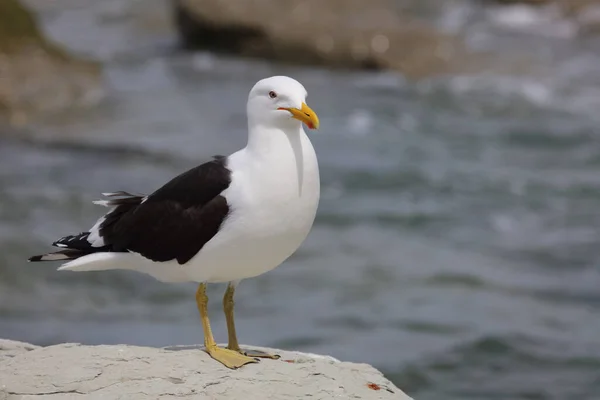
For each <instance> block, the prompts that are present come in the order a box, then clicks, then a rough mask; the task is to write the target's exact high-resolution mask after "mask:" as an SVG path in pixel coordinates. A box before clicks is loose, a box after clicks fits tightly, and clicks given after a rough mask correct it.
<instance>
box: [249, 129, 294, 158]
mask: <svg viewBox="0 0 600 400" xmlns="http://www.w3.org/2000/svg"><path fill="white" fill-rule="evenodd" d="M291 122H292V123H290V124H289V125H286V126H265V125H257V124H249V126H248V143H247V145H246V149H247V150H248V151H249V152H251V153H252V154H255V155H257V156H273V155H276V153H277V152H281V151H283V150H284V149H285V148H292V149H294V148H295V147H297V146H298V145H299V144H300V138H301V136H302V135H305V133H304V129H303V128H302V124H301V123H300V122H299V121H291ZM296 122H297V123H296Z"/></svg>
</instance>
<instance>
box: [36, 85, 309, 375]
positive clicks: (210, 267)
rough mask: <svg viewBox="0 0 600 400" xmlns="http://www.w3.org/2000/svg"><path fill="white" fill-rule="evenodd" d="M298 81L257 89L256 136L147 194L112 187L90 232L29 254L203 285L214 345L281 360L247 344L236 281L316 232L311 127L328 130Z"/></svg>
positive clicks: (253, 95)
mask: <svg viewBox="0 0 600 400" xmlns="http://www.w3.org/2000/svg"><path fill="white" fill-rule="evenodd" d="M306 96H307V92H306V89H305V88H304V87H303V86H302V84H300V83H299V82H298V81H296V80H294V79H292V78H289V77H285V76H275V77H271V78H267V79H263V80H261V81H259V82H257V83H256V84H255V85H254V87H253V88H252V90H251V91H250V94H249V96H248V103H247V118H248V143H247V145H246V147H244V148H243V149H241V150H239V151H237V152H235V153H233V154H231V155H230V156H227V157H222V156H217V157H215V158H214V159H212V160H211V161H209V162H206V163H204V164H202V165H200V166H197V167H195V168H192V169H190V170H189V171H187V172H184V173H182V174H181V175H179V176H177V177H175V178H174V179H172V180H171V181H169V182H168V183H166V184H165V185H164V186H162V187H161V188H160V189H158V190H156V191H155V192H154V193H152V194H150V195H148V196H136V195H132V194H129V193H127V192H114V193H103V195H104V196H105V197H106V198H107V199H106V200H100V201H96V202H95V203H96V204H99V205H102V206H106V207H111V210H110V211H109V212H108V213H107V214H106V215H104V216H103V217H101V218H100V219H99V220H98V221H97V222H96V223H95V224H94V225H93V226H92V227H91V228H90V229H89V230H88V231H86V232H82V233H79V234H77V235H72V236H66V237H63V238H62V239H59V240H57V241H56V242H54V243H53V245H54V246H57V247H60V248H61V249H60V250H59V251H56V252H53V253H48V254H44V255H39V256H34V257H31V258H30V259H29V260H30V261H54V260H64V261H66V263H64V264H63V265H62V266H61V267H60V268H59V270H60V271H98V270H110V269H126V270H134V271H139V272H143V273H146V274H149V275H151V276H153V277H154V278H156V279H158V280H160V281H163V282H190V281H191V282H197V283H199V287H198V290H197V292H196V302H197V305H198V310H199V312H200V316H201V320H202V325H203V330H204V344H205V347H206V351H207V352H208V353H209V354H210V355H211V356H212V357H213V358H214V359H216V360H218V361H219V362H221V363H222V364H224V365H225V366H227V367H229V368H239V367H241V366H242V365H245V364H248V363H252V362H257V361H258V360H257V359H256V358H254V357H268V358H277V356H275V355H269V354H266V353H262V352H250V351H243V350H242V349H240V346H239V344H238V341H237V336H236V332H235V325H234V319H233V295H234V291H235V287H236V285H237V284H238V283H239V282H240V281H241V280H242V279H246V278H251V277H255V276H257V275H260V274H263V273H265V272H267V271H270V270H272V269H274V268H275V267H277V266H278V265H280V264H281V263H282V262H283V261H284V260H286V259H287V258H288V257H289V256H290V255H292V254H293V253H294V252H295V251H296V250H297V249H298V247H299V246H300V245H301V244H302V242H303V241H304V239H305V238H306V236H307V235H308V233H309V231H310V229H311V227H312V224H313V221H314V219H315V214H316V211H317V206H318V203H319V193H320V184H319V169H318V164H317V157H316V154H315V150H314V149H313V146H312V144H311V142H310V140H309V138H308V137H307V135H306V133H305V132H304V129H303V126H302V124H303V123H304V124H306V125H307V126H308V127H309V128H310V129H316V128H318V127H319V119H318V117H317V115H316V114H315V113H314V112H313V110H311V109H310V108H309V107H308V106H307V105H306V102H305V99H306ZM213 282H228V283H229V284H228V286H227V290H226V292H225V296H224V298H223V306H224V311H225V316H226V321H227V329H228V336H229V343H228V346H227V348H221V347H218V346H217V344H216V342H215V340H214V338H213V335H212V332H211V329H210V323H209V320H208V314H207V302H208V298H207V296H206V284H207V283H213Z"/></svg>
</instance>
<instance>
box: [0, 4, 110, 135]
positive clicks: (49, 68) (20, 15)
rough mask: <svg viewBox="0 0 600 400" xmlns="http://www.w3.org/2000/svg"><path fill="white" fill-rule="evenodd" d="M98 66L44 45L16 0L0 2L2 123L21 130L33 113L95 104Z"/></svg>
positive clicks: (0, 108) (34, 23)
mask: <svg viewBox="0 0 600 400" xmlns="http://www.w3.org/2000/svg"><path fill="white" fill-rule="evenodd" d="M99 94H100V68H99V66H98V65H97V64H95V63H93V62H91V61H87V60H83V59H80V58H77V57H75V56H72V55H70V54H68V53H67V52H65V51H64V50H63V49H62V48H61V47H60V46H59V45H57V44H55V43H51V42H50V41H48V40H46V39H45V38H44V37H43V35H42V34H41V33H40V30H39V28H38V26H37V23H36V20H35V18H34V16H33V15H32V14H31V12H30V11H29V10H27V9H26V8H25V7H24V6H23V5H22V4H20V3H19V2H18V0H2V1H0V119H5V120H7V121H8V122H9V123H11V124H13V125H23V124H24V123H25V122H26V121H27V120H28V119H29V118H30V117H32V116H34V115H35V114H37V113H40V112H42V113H44V112H53V111H58V110H62V109H65V108H67V107H70V106H73V105H78V104H85V103H89V102H93V101H94V100H96V99H97V98H98V97H99Z"/></svg>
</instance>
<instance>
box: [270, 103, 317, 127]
mask: <svg viewBox="0 0 600 400" xmlns="http://www.w3.org/2000/svg"><path fill="white" fill-rule="evenodd" d="M279 109H280V110H286V111H289V112H290V113H292V118H295V119H297V120H298V121H301V122H303V123H305V124H306V126H308V128H309V129H319V117H317V114H316V113H315V112H314V111H313V110H311V108H310V107H309V106H307V105H306V103H302V108H300V109H297V108H293V107H290V108H287V107H280V108H279Z"/></svg>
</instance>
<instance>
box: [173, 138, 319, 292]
mask: <svg viewBox="0 0 600 400" xmlns="http://www.w3.org/2000/svg"><path fill="white" fill-rule="evenodd" d="M275 135H278V136H274V137H273V140H271V141H270V142H269V146H267V147H263V148H261V149H260V151H253V149H250V148H248V147H247V148H245V149H243V150H240V151H239V152H237V153H235V154H233V155H232V156H230V157H229V161H228V167H229V169H230V170H231V171H232V182H231V185H230V187H229V188H228V189H227V190H226V191H225V192H224V193H223V194H224V196H225V197H226V198H227V201H228V204H229V207H230V214H229V216H228V217H227V219H226V220H225V222H224V223H223V225H222V226H221V229H220V231H219V233H218V234H217V235H216V236H215V237H214V238H213V239H212V240H211V241H209V242H208V243H207V244H206V245H205V246H204V248H203V249H202V250H201V251H200V253H199V254H198V255H197V256H196V257H194V259H192V260H191V261H190V263H189V264H188V265H186V267H185V268H186V269H187V273H188V275H189V276H190V279H191V280H194V281H197V282H226V281H232V280H240V279H245V278H249V277H253V276H256V275H260V274H262V273H264V272H267V271H269V270H271V269H273V268H275V267H277V266H278V265H279V264H281V263H282V262H283V261H284V260H285V259H287V258H288V257H289V256H290V255H291V254H293V253H294V252H295V251H296V250H297V249H298V247H299V246H300V245H301V244H302V242H303V241H304V239H305V238H306V236H307V235H308V232H309V231H310V228H311V227H312V224H313V221H314V218H315V214H316V211H317V206H318V202H319V193H320V183H319V170H318V165H317V158H316V155H315V151H314V149H313V147H312V144H311V143H310V140H309V139H308V137H307V136H306V134H305V133H304V131H303V130H301V131H300V133H299V134H295V135H291V136H290V135H284V134H283V133H282V132H277V133H275Z"/></svg>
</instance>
